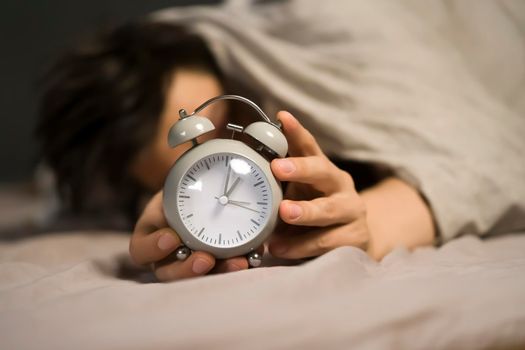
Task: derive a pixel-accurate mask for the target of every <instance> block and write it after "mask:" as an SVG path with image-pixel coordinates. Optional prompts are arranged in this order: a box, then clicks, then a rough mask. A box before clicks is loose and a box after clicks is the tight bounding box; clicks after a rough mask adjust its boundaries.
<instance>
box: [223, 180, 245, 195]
mask: <svg viewBox="0 0 525 350" xmlns="http://www.w3.org/2000/svg"><path fill="white" fill-rule="evenodd" d="M239 181H241V178H240V177H238V178H236V179H235V181H234V182H233V184H232V187H230V189H229V190H228V192H226V193H225V194H224V195H225V196H226V197H229V196H230V193H232V191H233V190H234V189H235V187H236V186H237V184H239Z"/></svg>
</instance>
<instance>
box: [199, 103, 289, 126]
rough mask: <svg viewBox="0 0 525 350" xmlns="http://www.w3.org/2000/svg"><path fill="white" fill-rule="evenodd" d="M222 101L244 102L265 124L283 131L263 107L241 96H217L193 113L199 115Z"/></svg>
mask: <svg viewBox="0 0 525 350" xmlns="http://www.w3.org/2000/svg"><path fill="white" fill-rule="evenodd" d="M220 100H236V101H240V102H244V103H246V104H247V105H249V106H250V107H252V108H253V109H254V110H255V111H256V112H257V113H258V114H259V116H260V117H261V118H262V119H263V120H264V121H265V122H267V123H269V124H271V125H273V126H275V127H276V128H278V129H279V130H280V129H281V125H280V124H279V123H274V122H272V120H271V119H270V118H268V116H267V115H266V113H264V112H263V110H262V109H261V107H259V106H257V104H256V103H255V102H253V101H251V100H249V99H247V98H246V97H242V96H239V95H221V96H216V97H213V98H210V99H209V100H208V101H206V102H204V103H203V104H201V105H200V106H199V107H197V108H196V109H195V111H194V112H193V113H194V114H196V113H199V112H200V111H202V110H203V109H204V108H206V107H208V106H209V105H211V104H212V103H215V102H217V101H220Z"/></svg>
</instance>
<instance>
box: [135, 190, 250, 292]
mask: <svg viewBox="0 0 525 350" xmlns="http://www.w3.org/2000/svg"><path fill="white" fill-rule="evenodd" d="M181 245H182V243H181V240H180V238H179V236H178V235H177V233H176V232H175V231H173V230H172V229H171V228H169V226H168V223H167V222H166V218H165V217H164V211H163V210H162V192H159V193H157V194H156V195H155V196H154V197H153V198H152V199H151V201H150V202H149V203H148V205H147V206H146V208H145V209H144V212H143V213H142V215H141V217H140V218H139V220H138V222H137V225H136V226H135V230H134V232H133V235H132V236H131V240H130V243H129V253H130V255H131V259H132V260H133V262H135V263H136V264H138V265H149V266H151V268H152V270H153V272H154V273H155V276H156V277H157V279H158V280H159V281H162V282H169V281H174V280H179V279H184V278H189V277H195V276H201V275H205V274H207V273H222V272H231V271H238V270H245V269H247V268H248V261H247V259H246V258H245V257H242V256H241V257H234V258H230V259H225V260H216V259H215V258H214V257H213V256H212V255H211V254H209V253H206V252H199V251H198V252H193V253H192V254H191V255H190V256H189V257H188V258H187V259H186V260H184V261H180V260H177V259H176V258H175V257H173V255H172V253H173V252H174V251H175V250H176V249H177V248H178V247H179V246H181Z"/></svg>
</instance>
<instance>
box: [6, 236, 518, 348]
mask: <svg viewBox="0 0 525 350" xmlns="http://www.w3.org/2000/svg"><path fill="white" fill-rule="evenodd" d="M127 245H128V236H127V235H122V234H116V233H103V232H77V233H74V232H71V233H65V234H62V235H58V234H57V235H46V236H41V237H40V238H33V239H30V240H22V241H18V242H12V243H9V242H3V243H1V244H0V348H1V349H55V350H56V349H68V350H69V349H123V350H124V349H125V350H133V349H137V350H143V349H156V350H160V349H326V348H330V349H349V348H353V349H387V348H396V349H409V348H410V349H506V348H516V349H517V348H524V347H525V307H524V305H525V235H518V236H508V237H502V238H497V239H493V240H489V241H486V242H482V241H480V240H479V239H478V238H474V237H464V238H461V239H459V240H456V241H452V242H450V243H448V244H446V245H444V246H443V247H441V248H439V249H436V248H424V249H419V250H417V251H416V252H414V253H412V254H410V253H408V252H406V251H404V250H397V251H394V252H393V253H391V254H390V255H388V256H387V257H386V258H385V259H384V260H383V261H382V262H381V263H376V262H373V261H371V260H370V259H369V258H368V257H367V256H366V255H365V254H364V253H363V252H362V251H360V250H358V249H354V248H341V249H337V250H335V251H332V252H331V253H329V254H326V255H324V256H322V257H320V258H317V259H315V260H312V261H310V262H308V263H305V264H303V265H300V266H279V267H266V268H258V269H253V270H248V271H243V272H235V273H230V274H225V275H215V276H207V277H203V278H198V279H194V280H188V281H183V282H175V283H170V284H160V283H140V282H137V281H135V280H129V279H125V278H134V279H138V280H140V281H146V280H147V279H148V278H149V276H150V275H149V274H147V273H142V274H141V273H140V271H137V270H135V269H132V268H130V267H129V265H128V262H127Z"/></svg>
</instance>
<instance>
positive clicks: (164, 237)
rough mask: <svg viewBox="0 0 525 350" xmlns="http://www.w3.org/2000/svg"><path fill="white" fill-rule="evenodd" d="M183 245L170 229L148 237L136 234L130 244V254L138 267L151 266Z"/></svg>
mask: <svg viewBox="0 0 525 350" xmlns="http://www.w3.org/2000/svg"><path fill="white" fill-rule="evenodd" d="M180 245H181V240H180V238H179V237H178V236H177V234H176V233H175V231H173V230H172V229H170V228H167V227H166V228H162V229H160V230H157V231H155V232H152V233H150V234H148V235H141V234H138V233H136V232H134V233H133V235H132V236H131V240H130V242H129V254H130V255H131V259H132V260H133V262H135V263H136V264H138V265H146V264H151V263H152V262H155V261H159V260H162V259H164V258H166V257H167V256H168V255H170V254H171V253H173V251H175V249H176V248H177V247H179V246H180Z"/></svg>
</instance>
